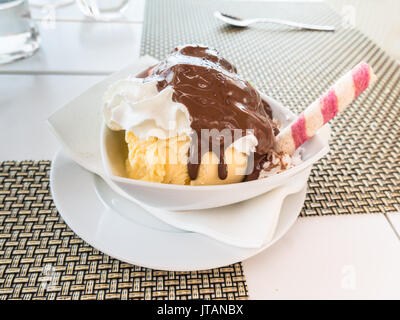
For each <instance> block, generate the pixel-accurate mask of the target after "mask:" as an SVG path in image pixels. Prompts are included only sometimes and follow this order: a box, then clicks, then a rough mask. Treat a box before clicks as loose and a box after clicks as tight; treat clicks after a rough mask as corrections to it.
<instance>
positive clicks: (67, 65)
mask: <svg viewBox="0 0 400 320" xmlns="http://www.w3.org/2000/svg"><path fill="white" fill-rule="evenodd" d="M72 9H73V8H69V9H68V10H70V11H68V12H69V13H68V15H67V11H65V12H64V13H63V14H64V16H63V15H61V14H60V16H61V17H64V20H63V22H57V23H56V29H46V30H44V31H43V32H42V38H43V43H42V47H41V51H40V53H38V54H37V55H35V56H34V57H32V58H29V59H26V60H22V61H19V62H16V63H13V64H9V65H7V66H0V146H1V148H0V161H2V160H26V159H37V160H39V159H52V157H53V155H54V153H55V151H56V150H57V149H58V145H57V143H56V141H55V139H54V138H53V137H52V135H51V133H50V132H49V131H48V130H47V127H46V123H45V120H46V119H47V117H48V116H49V114H51V113H52V112H53V111H54V110H56V109H57V108H58V107H60V106H62V105H63V104H64V103H66V102H67V101H69V100H71V99H72V98H74V97H75V96H76V95H78V94H79V93H80V92H82V91H84V90H85V89H87V88H88V87H90V86H91V85H93V84H94V83H96V82H97V81H99V80H101V79H102V77H103V76H101V75H102V74H107V73H109V72H112V71H114V70H118V69H120V68H121V67H122V66H124V65H126V64H128V63H129V62H130V61H132V60H133V59H134V58H135V57H136V56H137V55H138V52H139V46H140V33H141V25H140V24H138V23H132V22H131V21H126V22H121V23H90V22H87V21H86V19H85V18H83V17H80V14H79V13H77V12H75V13H74V15H72V12H73V10H72ZM75 14H76V15H75ZM57 16H58V15H57ZM36 17H37V15H36ZM67 17H68V19H71V20H74V21H73V22H71V21H66V20H67ZM137 18H138V17H134V16H133V15H132V18H131V20H132V21H134V19H137ZM139 18H140V17H139ZM139 18H138V20H140V19H139ZM60 19H61V18H60ZM79 19H82V22H79ZM61 20H62V19H61ZM77 20H78V21H77ZM1 73H3V74H1ZM5 73H7V74H5ZM388 217H389V219H390V220H389V219H387V218H386V217H385V215H384V214H377V215H364V216H361V215H360V216H338V217H333V216H327V217H312V218H311V217H310V218H301V219H298V221H297V222H296V224H295V225H294V227H293V228H292V229H291V230H290V231H289V232H288V233H287V234H286V235H285V237H284V238H283V239H281V240H280V241H279V242H278V243H276V244H275V245H274V246H272V247H271V248H269V249H267V250H266V251H264V252H263V253H261V254H259V255H257V256H256V257H253V258H251V259H248V260H246V261H244V262H243V267H244V273H245V276H246V279H247V284H248V289H249V295H250V298H251V299H274V298H279V299H291V298H304V299H306V298H317V299H318V298H319V299H322V298H333V299H336V298H341V299H346V298H400V295H399V292H400V291H399V287H400V274H399V272H398V270H400V241H399V238H398V237H397V234H396V232H395V231H394V229H393V228H397V233H400V214H389V215H388Z"/></svg>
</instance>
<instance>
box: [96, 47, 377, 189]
mask: <svg viewBox="0 0 400 320" xmlns="http://www.w3.org/2000/svg"><path fill="white" fill-rule="evenodd" d="M356 69H357V68H356ZM372 80H373V74H372V70H371V69H370V67H369V66H368V65H366V64H362V65H360V67H358V69H357V70H356V71H354V72H353V73H351V76H350V77H349V76H347V77H346V79H345V81H344V80H343V81H341V82H340V81H339V82H340V83H341V84H340V85H336V86H335V88H336V91H335V90H334V89H332V90H330V91H329V92H328V94H327V95H326V96H324V97H323V98H321V99H320V100H319V102H318V103H315V104H313V105H312V106H310V107H312V110H311V109H310V108H307V109H306V110H305V112H304V113H303V114H302V116H300V118H299V119H298V120H296V121H295V122H294V123H293V124H292V125H290V126H288V127H286V128H285V129H284V130H283V131H282V132H281V133H280V129H279V124H277V123H276V122H275V121H274V119H273V118H272V112H271V108H270V106H269V105H268V103H267V102H266V101H264V100H263V99H262V98H261V95H260V94H259V93H258V91H257V90H256V89H255V88H253V86H252V85H251V84H250V83H249V82H247V81H246V80H244V79H243V78H241V77H240V76H239V75H238V74H237V71H236V68H235V67H234V66H233V65H232V64H231V63H230V62H228V61H227V60H225V59H224V58H222V57H221V55H220V54H219V53H218V52H217V51H216V50H214V49H210V48H208V47H206V46H200V45H186V46H181V47H177V48H176V49H175V50H174V51H173V52H172V54H171V55H170V56H169V57H167V58H166V59H165V60H164V61H162V62H160V63H159V64H157V65H156V66H154V67H153V68H150V69H149V70H146V71H144V72H143V73H141V74H140V75H136V76H132V77H129V78H127V79H123V80H120V81H118V82H116V83H114V84H113V85H111V86H110V87H109V89H108V90H107V92H106V94H105V96H104V116H105V120H106V124H107V126H108V127H109V128H110V129H112V130H125V140H126V143H127V146H128V158H127V160H126V167H127V175H128V176H129V177H130V178H132V179H137V180H144V181H152V182H162V183H171V184H181V185H189V184H190V185H215V184H228V183H236V182H242V181H250V180H255V179H258V178H263V177H267V176H268V175H270V174H275V173H279V172H280V171H282V170H286V169H289V168H291V167H292V166H294V165H295V164H296V162H297V159H296V157H294V156H293V155H294V151H295V150H296V149H298V147H299V146H300V145H301V144H302V143H303V142H305V141H306V140H307V139H308V138H310V137H311V136H312V134H313V132H314V133H315V132H316V130H317V129H319V128H320V127H321V126H322V125H324V124H325V123H326V122H327V121H329V120H330V119H331V118H332V117H333V116H334V115H336V113H337V112H338V111H340V110H342V109H343V108H344V107H345V106H346V105H347V104H349V103H350V102H351V101H352V100H353V99H354V98H355V97H356V93H358V94H359V93H360V92H361V91H363V90H364V89H365V88H366V87H368V85H369V83H370V82H372ZM349 81H352V83H351V86H352V88H353V89H351V90H350V89H348V87H349V83H348V82H349ZM345 82H346V83H345ZM358 94H357V95H358ZM350 95H352V96H351V97H350ZM309 109H310V110H311V111H312V112H309ZM318 112H320V113H319V114H318ZM321 119H322V120H321ZM320 120H321V121H320Z"/></svg>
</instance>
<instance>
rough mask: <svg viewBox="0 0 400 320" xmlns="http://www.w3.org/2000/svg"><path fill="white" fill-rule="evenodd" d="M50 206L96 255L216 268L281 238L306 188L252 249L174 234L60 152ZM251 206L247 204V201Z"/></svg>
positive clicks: (158, 265)
mask: <svg viewBox="0 0 400 320" xmlns="http://www.w3.org/2000/svg"><path fill="white" fill-rule="evenodd" d="M50 181H51V183H50V186H51V193H52V195H53V199H54V203H55V204H56V206H57V209H58V211H59V213H60V215H61V216H62V218H63V219H64V221H65V222H66V223H67V224H68V226H69V227H70V228H71V229H72V230H73V231H74V232H75V233H76V234H77V235H78V236H80V237H81V238H82V239H83V240H85V241H86V242H87V243H89V244H90V245H92V246H93V247H95V248H97V249H98V250H100V251H102V252H104V253H106V254H108V255H110V256H112V257H114V258H117V259H119V260H122V261H125V262H128V263H131V264H135V265H139V266H143V267H147V268H152V269H161V270H175V271H192V270H203V269H211V268H217V267H221V266H225V265H229V264H232V263H236V262H239V261H243V260H245V259H247V258H250V257H252V256H254V255H256V254H257V253H259V252H261V251H262V250H264V249H266V248H267V247H269V246H270V245H272V244H273V243H274V242H276V241H277V240H278V239H279V238H281V237H282V236H283V235H284V234H285V233H286V232H287V231H288V230H289V228H290V227H291V226H292V225H293V223H294V222H295V220H296V219H297V216H298V214H299V212H300V210H301V208H302V206H303V203H304V199H305V195H306V186H305V187H304V188H303V190H302V191H300V192H299V193H296V194H293V195H290V196H288V197H287V198H286V199H285V201H284V203H283V206H282V210H281V214H280V218H279V222H278V226H277V228H276V232H275V235H274V237H273V239H272V240H271V241H270V242H269V243H265V244H264V245H263V246H262V247H261V248H258V249H246V248H239V247H235V246H230V245H226V244H223V243H221V242H218V241H216V240H213V239H211V238H208V237H207V236H204V235H201V234H198V233H195V232H187V231H183V230H180V229H176V228H174V227H172V226H170V225H168V224H166V223H164V222H162V221H161V220H158V219H157V218H155V217H154V216H153V215H151V214H149V213H148V212H146V211H145V210H144V209H143V208H142V207H140V206H138V205H136V204H134V203H132V202H131V201H129V200H127V199H126V198H124V197H122V196H120V195H119V194H117V193H116V192H114V191H112V190H111V189H110V188H109V187H108V185H107V184H106V183H105V182H104V180H103V179H101V178H100V177H99V176H97V175H95V174H93V173H91V172H89V171H87V170H85V169H83V168H82V167H81V166H79V165H78V164H77V163H75V162H74V161H73V160H71V159H70V158H68V157H67V156H66V155H65V154H64V153H63V152H58V153H57V155H56V156H55V158H54V160H53V163H52V168H51V172H50ZM249 201H251V200H249Z"/></svg>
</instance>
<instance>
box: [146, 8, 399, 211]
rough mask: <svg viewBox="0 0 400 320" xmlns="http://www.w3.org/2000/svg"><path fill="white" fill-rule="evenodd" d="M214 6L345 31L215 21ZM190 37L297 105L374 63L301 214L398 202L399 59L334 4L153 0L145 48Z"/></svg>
mask: <svg viewBox="0 0 400 320" xmlns="http://www.w3.org/2000/svg"><path fill="white" fill-rule="evenodd" d="M214 10H220V11H222V12H225V13H229V14H232V15H236V16H240V17H244V18H246V17H260V16H268V17H275V18H288V19H293V20H297V21H303V22H309V23H315V24H334V25H336V26H337V28H338V29H337V31H336V32H334V33H327V32H313V31H301V30H294V29H290V28H287V27H284V26H277V25H255V26H254V27H251V28H248V29H236V28H232V27H227V26H225V25H224V24H223V23H221V22H220V21H218V20H217V19H215V18H214V17H213V11H214ZM185 43H202V44H206V45H209V46H211V47H215V48H217V49H218V50H219V51H220V52H221V53H223V55H224V56H225V57H226V58H227V59H228V60H230V61H231V62H233V64H235V65H236V66H237V67H238V69H239V73H241V74H243V75H244V76H246V77H247V78H248V79H249V80H250V81H251V82H252V83H253V84H254V85H255V86H256V87H258V88H259V89H260V90H262V91H263V92H265V93H267V94H268V95H270V96H272V97H274V98H275V99H277V100H279V101H281V102H282V103H283V104H284V105H286V106H287V107H289V108H290V109H291V110H293V111H295V112H297V113H300V111H301V110H303V109H305V107H306V106H308V105H309V104H310V103H311V102H312V101H314V100H315V99H317V98H318V97H319V96H320V95H321V94H322V93H323V92H324V91H325V90H326V89H327V88H328V87H329V86H330V85H331V84H332V83H333V82H334V81H335V80H336V79H337V78H339V77H340V75H342V74H343V73H344V72H346V71H348V70H350V69H351V68H352V67H353V66H355V65H356V64H357V63H358V62H360V61H362V60H365V61H367V62H368V63H370V64H371V65H372V66H373V68H374V70H375V72H376V74H377V76H378V81H377V82H376V83H375V84H374V85H373V86H372V87H371V88H369V89H368V90H367V92H365V93H363V94H362V95H361V96H360V97H359V98H358V99H357V100H356V102H354V103H353V104H352V105H351V107H349V108H348V109H347V110H346V111H344V112H343V113H342V114H341V115H340V116H339V117H337V119H335V120H334V121H332V129H333V132H332V136H333V138H332V141H331V149H332V151H331V152H330V154H329V155H328V156H327V157H325V158H323V159H322V160H320V161H319V162H318V163H317V164H316V165H315V166H314V169H313V171H312V175H311V177H310V180H309V188H308V194H307V200H306V202H305V206H304V209H303V211H302V213H301V216H310V215H327V214H332V215H337V214H353V213H378V212H394V211H399V210H400V183H399V181H400V125H399V123H400V122H399V120H398V115H399V114H400V67H399V65H398V64H397V63H396V62H395V61H394V60H393V59H391V58H390V57H389V56H388V55H387V54H386V53H385V52H384V51H383V50H382V49H380V48H379V47H378V46H377V45H376V44H374V43H373V42H372V41H371V40H370V39H368V37H366V36H365V35H364V34H362V33H361V32H359V31H358V30H356V29H354V28H351V27H348V26H347V25H346V24H345V23H342V19H341V17H340V16H339V15H338V14H337V13H336V12H335V11H333V10H332V9H331V8H330V7H329V6H328V5H327V4H325V3H318V2H316V3H312V2H308V3H307V2H304V3H301V2H300V3H299V2H296V3H294V2H262V1H258V2H251V1H250V2H242V1H218V0H213V1H209V0H171V1H163V0H148V1H147V3H146V18H145V24H144V30H143V36H142V49H141V53H142V54H149V55H152V56H154V57H156V58H158V59H162V58H163V57H165V56H166V55H167V54H168V53H169V52H170V51H171V50H172V49H173V48H174V47H175V46H177V45H179V44H185Z"/></svg>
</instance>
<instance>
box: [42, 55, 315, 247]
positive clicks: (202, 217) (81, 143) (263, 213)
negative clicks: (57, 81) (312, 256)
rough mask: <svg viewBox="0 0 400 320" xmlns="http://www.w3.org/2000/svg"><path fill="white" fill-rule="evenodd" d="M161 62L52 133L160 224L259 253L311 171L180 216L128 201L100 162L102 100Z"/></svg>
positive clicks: (80, 104) (73, 112) (97, 95)
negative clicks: (242, 198) (251, 196)
mask: <svg viewBox="0 0 400 320" xmlns="http://www.w3.org/2000/svg"><path fill="white" fill-rule="evenodd" d="M157 62H158V61H157V60H156V59H154V58H152V57H150V56H144V57H141V58H140V59H138V60H137V61H136V62H135V63H134V64H132V65H130V66H128V67H127V68H124V69H123V70H122V71H119V72H116V73H114V74H112V75H111V76H109V77H107V78H105V79H104V80H103V81H101V82H99V83H98V84H96V85H95V86H93V87H91V88H90V89H88V90H87V91H85V92H84V93H82V94H81V95H80V96H78V97H77V98H75V99H74V100H72V101H71V102H70V103H68V104H67V105H65V106H63V107H62V108H61V109H59V110H57V111H56V112H55V113H53V114H52V115H51V116H50V117H49V119H48V124H49V126H50V128H51V131H52V132H53V133H54V134H55V136H56V138H57V139H58V141H59V143H60V144H61V147H62V148H63V149H64V151H66V153H67V154H68V155H69V156H70V157H71V158H72V159H73V160H74V161H76V162H77V163H78V164H80V165H81V166H82V167H84V168H85V169H87V170H89V171H91V172H93V173H96V174H98V175H99V176H101V177H102V178H103V179H104V180H105V181H106V182H107V183H108V185H109V186H110V187H111V188H112V189H113V190H114V191H116V192H118V193H119V194H121V195H122V196H124V197H126V198H128V199H129V200H131V201H134V202H135V203H137V204H139V205H140V206H142V207H143V208H144V209H145V210H147V211H148V212H150V213H151V214H153V215H154V216H156V217H157V218H159V219H160V220H162V221H164V222H166V223H168V224H170V225H172V226H174V227H177V228H179V229H184V230H188V231H193V232H197V233H201V234H205V235H207V236H209V237H211V238H214V239H216V240H218V241H221V242H224V243H227V244H230V245H234V246H238V247H245V248H258V247H260V246H262V245H263V244H265V243H267V242H269V241H270V240H271V239H272V238H273V235H274V232H275V229H276V226H277V223H278V219H279V213H280V209H281V206H282V203H283V200H284V199H285V197H286V196H287V195H289V194H292V193H296V192H299V191H300V190H302V188H303V187H304V185H305V184H306V182H307V179H308V176H309V173H310V170H311V168H310V169H309V170H305V171H303V172H300V173H299V174H297V175H296V176H293V177H292V178H291V179H292V180H291V183H288V184H287V185H285V186H283V187H280V188H277V189H274V190H272V191H270V192H268V193H266V194H264V195H261V196H258V197H256V198H254V199H251V200H247V201H244V202H241V203H237V204H233V205H230V206H225V207H220V208H213V209H206V210H194V211H179V212H172V211H166V210H161V209H157V208H152V207H149V206H147V205H145V204H143V203H141V202H139V201H137V200H136V199H133V198H132V197H130V196H128V195H127V194H126V193H125V192H124V191H122V190H121V189H120V188H118V187H117V186H116V185H115V184H114V183H113V182H112V181H111V180H110V179H108V178H107V177H106V175H105V173H104V171H103V165H102V161H101V156H100V130H101V123H102V121H103V118H102V97H103V94H104V92H105V90H106V88H107V87H108V86H109V85H110V84H111V83H113V82H114V81H116V80H118V79H121V78H125V77H127V76H128V75H135V74H137V73H139V72H140V71H142V70H145V69H146V68H148V67H150V66H152V65H154V64H156V63H157Z"/></svg>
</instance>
